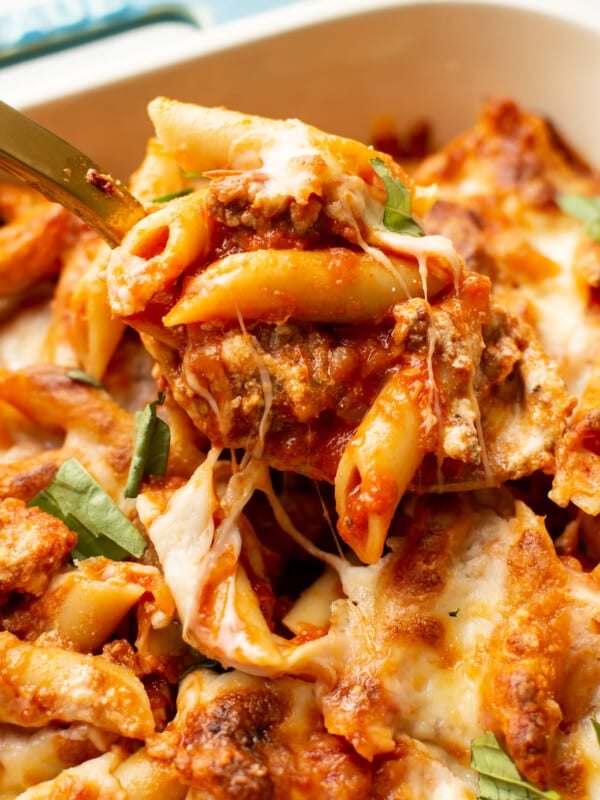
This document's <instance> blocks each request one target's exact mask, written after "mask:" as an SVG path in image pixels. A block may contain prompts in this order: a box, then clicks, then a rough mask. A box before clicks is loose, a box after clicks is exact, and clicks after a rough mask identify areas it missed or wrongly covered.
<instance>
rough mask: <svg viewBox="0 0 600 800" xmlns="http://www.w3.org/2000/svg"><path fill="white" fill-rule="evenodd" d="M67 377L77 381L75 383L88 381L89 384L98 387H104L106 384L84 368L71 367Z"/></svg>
mask: <svg viewBox="0 0 600 800" xmlns="http://www.w3.org/2000/svg"><path fill="white" fill-rule="evenodd" d="M67 378H70V379H71V380H72V381H75V383H87V384H88V386H94V387H95V388H96V389H104V384H103V383H102V382H101V381H99V380H96V378H93V377H92V376H91V375H88V374H87V372H84V371H83V370H82V369H70V370H69V371H68V372H67Z"/></svg>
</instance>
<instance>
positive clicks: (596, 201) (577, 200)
mask: <svg viewBox="0 0 600 800" xmlns="http://www.w3.org/2000/svg"><path fill="white" fill-rule="evenodd" d="M556 202H557V204H558V207H559V208H560V209H561V210H562V211H564V212H565V214H570V216H572V217H577V219H580V220H582V222H592V221H593V220H595V219H597V218H598V217H600V197H586V196H585V195H582V194H559V195H557V196H556Z"/></svg>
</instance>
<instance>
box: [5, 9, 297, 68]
mask: <svg viewBox="0 0 600 800" xmlns="http://www.w3.org/2000/svg"><path fill="white" fill-rule="evenodd" d="M292 2H294V0H187V2H186V0H180V1H179V2H177V0H175V2H166V3H165V2H159V0H129V2H126V0H34V2H29V3H23V4H19V5H16V4H11V5H9V6H8V8H6V7H4V8H3V7H2V4H0V65H3V64H7V63H12V62H15V61H19V60H23V59H27V58H32V57H35V56H38V55H42V54H44V53H48V52H52V51H56V50H59V49H61V48H63V47H70V46H72V45H76V44H82V43H84V42H86V41H91V40H93V39H97V38H100V37H104V36H109V35H111V34H114V33H119V32H123V31H126V30H128V29H131V28H134V27H139V26H142V25H148V24H152V23H157V22H168V21H170V22H172V21H176V22H184V23H188V24H190V25H193V26H195V27H198V28H204V27H208V26H212V25H218V24H221V23H223V22H230V21H232V20H235V19H239V18H241V17H248V16H250V15H253V14H257V13H259V12H262V11H268V10H270V9H273V8H277V7H279V6H284V5H290V4H291V3H292Z"/></svg>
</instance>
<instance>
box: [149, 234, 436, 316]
mask: <svg viewBox="0 0 600 800" xmlns="http://www.w3.org/2000/svg"><path fill="white" fill-rule="evenodd" d="M449 280H450V276H449V275H448V276H447V277H446V281H447V282H449ZM446 285H447V283H446ZM443 286H444V277H442V276H441V275H439V274H438V273H436V272H434V271H433V270H430V271H429V272H428V274H427V277H426V285H424V283H423V281H422V277H421V274H420V273H419V270H418V268H417V265H416V263H415V262H414V261H411V260H409V259H406V258H402V257H400V256H389V257H386V258H385V259H379V258H375V257H374V256H372V255H370V254H369V253H363V252H354V251H352V250H349V249H346V248H343V247H333V248H329V249H325V250H255V251H253V252H248V253H233V254H231V255H229V256H226V257H225V258H222V259H220V260H219V261H216V262H214V263H213V264H211V265H210V266H209V267H207V269H205V270H204V271H203V272H200V273H199V274H197V275H195V276H194V277H192V278H191V279H190V280H188V281H187V283H186V284H185V287H184V289H183V292H182V294H181V297H180V299H179V300H178V302H177V303H176V304H175V305H174V306H173V308H172V309H171V310H170V311H169V313H168V314H167V315H166V316H165V317H164V320H163V321H164V324H165V325H167V326H174V325H181V324H186V323H190V322H208V321H212V320H218V319H237V318H238V317H239V316H240V315H241V316H242V318H243V319H261V320H270V321H281V320H285V319H288V318H293V319H296V320H307V321H313V322H330V323H358V322H365V321H376V320H378V319H382V318H384V317H386V316H387V315H389V314H390V313H391V311H392V309H393V307H394V306H395V305H396V304H397V303H401V302H403V301H405V300H407V299H409V298H410V297H415V296H418V297H423V295H424V291H425V289H426V291H427V293H428V294H429V295H432V294H435V293H436V292H438V291H439V290H440V289H441V288H443Z"/></svg>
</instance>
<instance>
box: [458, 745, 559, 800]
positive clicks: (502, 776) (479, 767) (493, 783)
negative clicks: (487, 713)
mask: <svg viewBox="0 0 600 800" xmlns="http://www.w3.org/2000/svg"><path fill="white" fill-rule="evenodd" d="M471 767H472V768H473V769H474V770H476V771H477V772H478V773H479V800H539V798H545V800H561V798H560V795H559V794H557V792H554V791H552V790H549V791H542V789H538V788H536V787H535V786H534V785H533V784H531V783H529V782H528V781H525V780H523V778H521V776H520V775H519V772H518V770H517V768H516V767H515V765H514V764H513V762H512V761H511V760H510V758H509V756H508V755H507V754H506V753H505V752H504V750H502V748H501V747H500V745H499V744H498V740H497V739H496V737H495V736H494V734H493V733H484V734H483V736H478V737H477V738H476V739H473V741H472V742H471Z"/></svg>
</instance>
